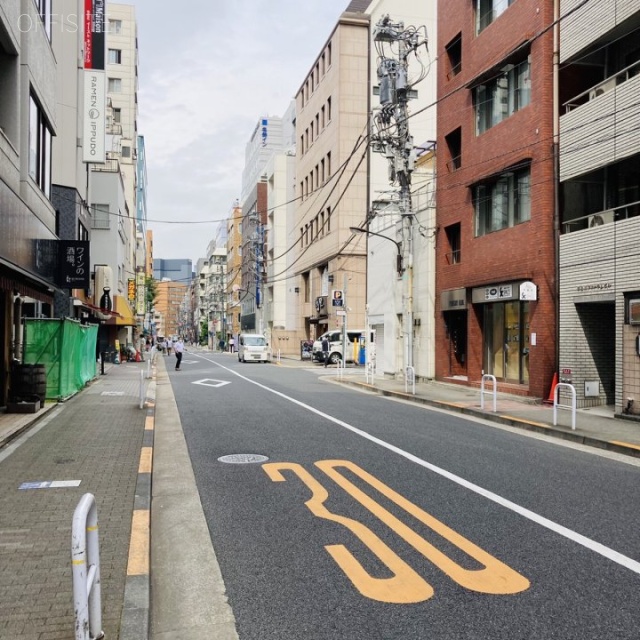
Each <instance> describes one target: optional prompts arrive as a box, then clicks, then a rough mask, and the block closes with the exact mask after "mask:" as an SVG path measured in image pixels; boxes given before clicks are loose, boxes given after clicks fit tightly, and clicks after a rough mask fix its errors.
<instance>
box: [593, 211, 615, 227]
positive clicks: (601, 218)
mask: <svg viewBox="0 0 640 640" xmlns="http://www.w3.org/2000/svg"><path fill="white" fill-rule="evenodd" d="M614 219H615V212H614V211H601V212H600V213H594V214H593V215H591V216H589V217H588V218H587V224H588V227H589V229H591V228H592V227H599V226H600V225H603V224H608V223H609V222H613V221H614Z"/></svg>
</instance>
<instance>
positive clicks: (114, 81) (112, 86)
mask: <svg viewBox="0 0 640 640" xmlns="http://www.w3.org/2000/svg"><path fill="white" fill-rule="evenodd" d="M107 90H108V92H109V93H121V92H122V79H121V78H109V85H108V89H107Z"/></svg>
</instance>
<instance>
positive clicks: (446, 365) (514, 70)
mask: <svg viewBox="0 0 640 640" xmlns="http://www.w3.org/2000/svg"><path fill="white" fill-rule="evenodd" d="M552 24H553V1H552V0H542V1H538V0H536V1H535V2H534V1H533V0H439V2H438V51H437V55H438V59H439V65H438V98H439V100H438V107H437V108H438V160H437V162H438V164H437V168H438V189H437V228H438V231H437V233H438V236H437V245H436V265H437V268H436V378H437V379H440V380H456V381H461V382H464V381H466V383H467V384H469V385H476V384H478V383H479V382H480V380H481V379H482V375H483V373H484V374H491V375H494V376H495V377H496V380H497V382H498V386H499V389H501V390H505V391H507V390H508V391H510V392H515V393H520V394H523V395H532V396H536V397H546V396H547V394H548V393H549V389H550V385H551V382H552V377H553V372H554V371H555V370H556V362H557V357H556V325H557V319H556V306H557V286H556V254H557V251H556V240H557V236H556V232H555V231H554V226H555V225H554V220H555V217H556V210H555V200H556V198H555V186H554V185H555V174H554V164H555V161H554V129H553V122H554V109H553V86H554V82H553V29H552Z"/></svg>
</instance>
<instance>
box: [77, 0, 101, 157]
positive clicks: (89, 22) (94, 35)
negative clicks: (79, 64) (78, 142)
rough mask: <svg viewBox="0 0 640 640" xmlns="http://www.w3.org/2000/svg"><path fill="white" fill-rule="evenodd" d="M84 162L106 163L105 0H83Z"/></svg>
mask: <svg viewBox="0 0 640 640" xmlns="http://www.w3.org/2000/svg"><path fill="white" fill-rule="evenodd" d="M83 32H84V101H83V116H84V126H83V137H82V160H83V162H97V163H104V162H105V159H106V155H105V135H106V113H105V111H106V108H107V95H106V87H105V72H104V69H105V46H106V40H105V0H84V13H83Z"/></svg>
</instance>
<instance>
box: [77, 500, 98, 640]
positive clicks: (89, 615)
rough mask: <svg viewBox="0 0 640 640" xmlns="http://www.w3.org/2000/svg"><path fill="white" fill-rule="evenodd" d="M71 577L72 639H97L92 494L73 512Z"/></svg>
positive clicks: (95, 523) (95, 514)
mask: <svg viewBox="0 0 640 640" xmlns="http://www.w3.org/2000/svg"><path fill="white" fill-rule="evenodd" d="M71 574H72V580H73V608H74V612H75V639H76V640H99V639H100V638H104V632H103V631H102V599H101V591H100V545H99V540H98V507H97V506H96V499H95V498H94V497H93V494H91V493H85V494H84V495H83V496H82V498H80V502H79V503H78V506H77V507H76V510H75V511H74V513H73V522H72V526H71Z"/></svg>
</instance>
